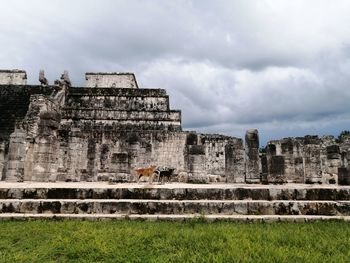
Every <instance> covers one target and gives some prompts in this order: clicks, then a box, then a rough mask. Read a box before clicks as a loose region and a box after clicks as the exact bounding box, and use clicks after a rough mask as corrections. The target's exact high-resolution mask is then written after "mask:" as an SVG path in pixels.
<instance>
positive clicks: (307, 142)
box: [0, 70, 350, 185]
mask: <svg viewBox="0 0 350 263" xmlns="http://www.w3.org/2000/svg"><path fill="white" fill-rule="evenodd" d="M26 79H27V76H26V72H25V71H22V70H13V71H11V70H2V71H0V178H1V180H3V181H13V182H22V181H36V182H59V181H62V182H69V181H89V182H97V181H109V182H133V181H135V180H136V176H137V174H136V173H137V172H136V171H135V170H137V169H146V168H147V167H151V166H156V167H168V168H169V169H172V171H173V173H172V175H171V178H170V180H171V181H178V182H197V183H212V182H213V183H214V182H221V183H250V184H251V183H253V184H280V183H306V184H309V183H310V184H314V183H317V184H339V185H349V184H350V168H349V164H350V162H349V160H350V137H349V136H343V137H342V138H341V139H340V140H338V139H336V138H334V137H332V136H326V137H318V136H305V137H302V138H284V139H281V140H274V141H270V142H268V144H267V146H266V147H262V146H261V145H259V134H258V131H257V130H255V129H252V130H248V131H247V133H246V136H245V140H243V139H240V138H235V137H229V136H224V135H218V134H203V133H197V132H195V131H184V130H183V129H182V127H181V111H180V110H173V109H170V106H169V96H168V95H167V93H166V91H165V90H164V89H144V88H139V86H138V84H137V81H136V78H135V76H134V74H132V73H86V86H85V87H73V86H72V85H71V81H70V79H69V76H68V72H64V73H63V74H62V76H61V77H60V79H58V80H56V81H55V82H54V84H52V85H50V84H49V81H48V80H47V79H46V78H45V75H44V71H40V74H39V81H40V85H28V84H27V82H26ZM262 149H263V150H262Z"/></svg>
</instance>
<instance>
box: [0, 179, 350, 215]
mask: <svg viewBox="0 0 350 263" xmlns="http://www.w3.org/2000/svg"><path fill="white" fill-rule="evenodd" d="M23 218H69V219H89V220H100V219H150V220H155V219H159V220H161V219H165V220H185V219H190V218H201V219H206V220H240V221H303V222H304V221H310V220H329V219H341V220H347V221H350V187H349V186H324V185H302V184H289V185H244V184H242V185H240V184H199V185H198V184H179V183H172V184H165V185H157V184H154V185H146V184H117V185H108V184H106V183H1V184H0V219H23Z"/></svg>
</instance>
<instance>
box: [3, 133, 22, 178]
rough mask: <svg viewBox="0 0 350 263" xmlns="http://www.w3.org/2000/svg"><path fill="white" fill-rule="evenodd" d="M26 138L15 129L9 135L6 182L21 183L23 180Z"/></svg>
mask: <svg viewBox="0 0 350 263" xmlns="http://www.w3.org/2000/svg"><path fill="white" fill-rule="evenodd" d="M26 137H27V135H26V133H25V132H24V131H23V130H22V129H20V128H17V127H16V129H15V131H14V132H13V133H12V134H11V135H10V144H9V153H8V163H7V174H6V178H5V180H6V181H12V182H22V181H23V180H24V160H25V154H26Z"/></svg>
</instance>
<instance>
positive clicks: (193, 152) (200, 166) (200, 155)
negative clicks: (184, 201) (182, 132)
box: [188, 145, 207, 182]
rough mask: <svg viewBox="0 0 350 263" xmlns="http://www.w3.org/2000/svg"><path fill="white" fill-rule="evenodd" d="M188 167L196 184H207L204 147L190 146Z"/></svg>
mask: <svg viewBox="0 0 350 263" xmlns="http://www.w3.org/2000/svg"><path fill="white" fill-rule="evenodd" d="M188 166H189V171H190V173H192V178H193V180H194V182H201V181H203V182H207V177H206V174H207V173H206V171H205V147H204V145H188Z"/></svg>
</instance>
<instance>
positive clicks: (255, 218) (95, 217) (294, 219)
mask: <svg viewBox="0 0 350 263" xmlns="http://www.w3.org/2000/svg"><path fill="white" fill-rule="evenodd" d="M32 219H37V220H42V219H51V220H91V221H101V220H149V221H155V220H164V221H180V222H181V221H186V220H196V219H198V220H200V221H202V220H204V221H206V222H213V221H234V222H247V223H250V222H261V223H274V222H291V223H304V222H314V221H331V220H336V221H338V220H339V221H346V222H350V216H305V215H301V216H299V215H298V216H295V215H293V216H288V215H286V216H275V215H270V216H266V215H264V216H262V215H206V216H203V215H200V214H193V215H177V214H174V215H158V214H155V215H127V214H29V213H28V214H16V213H4V214H0V220H32Z"/></svg>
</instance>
